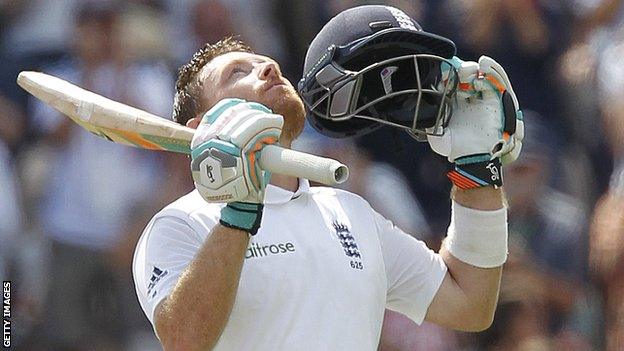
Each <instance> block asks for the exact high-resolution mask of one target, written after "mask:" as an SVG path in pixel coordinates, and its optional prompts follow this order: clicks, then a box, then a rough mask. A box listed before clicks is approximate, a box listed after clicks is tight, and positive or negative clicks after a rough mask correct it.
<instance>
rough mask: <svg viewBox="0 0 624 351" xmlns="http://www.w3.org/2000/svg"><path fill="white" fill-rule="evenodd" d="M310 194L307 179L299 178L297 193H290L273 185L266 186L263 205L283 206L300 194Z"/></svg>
mask: <svg viewBox="0 0 624 351" xmlns="http://www.w3.org/2000/svg"><path fill="white" fill-rule="evenodd" d="M309 192H310V182H309V181H308V180H307V179H303V178H299V187H298V188H297V191H295V192H292V191H290V190H286V189H283V188H280V187H277V186H275V185H271V184H269V185H267V187H266V190H265V194H264V203H265V204H268V205H278V204H285V203H287V202H288V201H290V200H292V199H296V198H298V197H299V196H300V195H302V194H306V193H309Z"/></svg>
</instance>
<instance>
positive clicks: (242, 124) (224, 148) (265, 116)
mask: <svg viewBox="0 0 624 351" xmlns="http://www.w3.org/2000/svg"><path fill="white" fill-rule="evenodd" d="M283 123H284V120H283V117H282V116H280V115H276V114H273V113H272V111H271V110H270V109H268V108H267V107H265V106H263V105H261V104H259V103H255V102H246V101H245V100H241V99H224V100H221V101H220V102H219V103H217V104H216V105H215V106H214V107H213V108H212V109H210V111H208V112H207V113H206V114H205V115H204V117H203V118H202V121H201V123H200V125H199V127H198V128H197V131H196V132H195V134H194V135H193V140H192V141H191V160H192V161H191V171H192V174H193V181H194V183H195V187H196V188H197V190H198V191H199V193H200V194H201V196H202V197H203V198H204V199H205V200H206V201H208V202H227V205H226V206H225V207H224V208H223V209H222V210H221V220H220V223H221V224H222V225H224V226H227V227H231V228H237V229H242V230H245V231H247V232H249V233H251V234H252V235H254V234H256V232H257V231H258V229H259V228H260V221H261V219H262V210H263V204H262V203H263V199H264V190H265V187H266V185H267V184H268V182H269V179H270V177H271V174H270V172H268V171H264V170H262V169H261V168H260V166H259V161H260V159H261V157H262V148H263V147H264V146H266V145H271V144H275V143H277V141H278V139H279V136H280V134H281V132H282V125H283Z"/></svg>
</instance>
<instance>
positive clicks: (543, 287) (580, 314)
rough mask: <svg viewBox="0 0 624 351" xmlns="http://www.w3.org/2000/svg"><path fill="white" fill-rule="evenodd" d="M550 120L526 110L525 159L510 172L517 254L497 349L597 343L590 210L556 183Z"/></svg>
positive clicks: (510, 266)
mask: <svg viewBox="0 0 624 351" xmlns="http://www.w3.org/2000/svg"><path fill="white" fill-rule="evenodd" d="M554 130H555V129H554V128H552V127H551V126H550V125H549V124H548V122H546V121H543V120H542V118H541V116H539V115H537V114H535V113H533V112H531V111H525V142H523V145H524V147H523V150H522V154H521V156H520V158H519V159H518V160H517V161H516V162H515V163H514V164H512V165H510V166H508V167H507V168H506V169H505V174H504V176H505V178H506V179H507V182H508V183H509V184H511V185H510V186H507V187H506V188H505V192H506V194H507V199H508V201H509V209H510V214H509V242H510V245H509V252H510V256H509V257H510V259H509V260H508V263H507V264H506V265H505V273H504V274H503V282H502V285H501V295H500V301H501V302H500V306H501V307H500V309H501V311H500V312H501V313H500V314H499V313H498V312H497V315H496V317H495V321H494V326H493V328H492V330H491V331H489V332H486V333H485V334H484V336H485V337H484V339H485V340H486V342H485V343H484V346H486V347H487V349H492V350H525V349H531V348H527V347H536V348H535V349H540V350H541V349H545V350H548V349H555V350H559V349H563V347H564V345H565V348H566V349H571V350H588V349H591V345H593V344H595V343H596V341H597V338H596V337H597V324H598V323H597V319H596V316H595V315H593V313H594V310H595V304H596V302H595V301H593V300H592V299H591V298H590V294H589V293H590V291H589V290H588V289H587V279H586V277H587V274H586V266H587V264H586V257H587V226H588V223H587V215H586V210H585V208H584V206H583V205H582V204H581V203H580V202H579V201H578V200H576V199H574V198H573V197H571V196H569V195H566V194H563V193H561V192H559V191H557V190H555V189H553V188H552V187H550V186H549V185H548V184H549V178H550V177H551V176H553V170H554V167H553V165H554V164H555V161H556V159H555V154H554V153H555V150H558V146H557V145H553V139H556V138H552V134H553V132H554ZM531 345H533V346H531Z"/></svg>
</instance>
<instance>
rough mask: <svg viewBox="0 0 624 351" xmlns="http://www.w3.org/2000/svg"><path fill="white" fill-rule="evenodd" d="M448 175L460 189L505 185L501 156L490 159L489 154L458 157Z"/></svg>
mask: <svg viewBox="0 0 624 351" xmlns="http://www.w3.org/2000/svg"><path fill="white" fill-rule="evenodd" d="M446 175H447V177H448V178H449V179H450V180H451V182H452V183H453V184H454V185H455V186H456V187H458V188H460V189H474V188H480V187H483V186H490V185H491V186H493V187H494V188H499V187H501V186H502V185H503V169H502V167H501V162H500V158H498V157H497V158H495V159H493V160H490V158H489V155H475V156H465V157H461V158H458V159H456V160H455V163H453V170H452V171H450V172H448V173H447V174H446Z"/></svg>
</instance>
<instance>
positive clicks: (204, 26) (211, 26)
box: [164, 0, 305, 81]
mask: <svg viewBox="0 0 624 351" xmlns="http://www.w3.org/2000/svg"><path fill="white" fill-rule="evenodd" d="M164 3H165V8H166V9H167V13H168V22H169V23H170V28H171V33H170V36H171V38H172V40H171V48H170V49H171V50H172V52H173V57H174V61H175V62H174V64H175V66H176V67H179V66H180V65H182V64H183V63H185V62H187V61H188V58H189V57H191V56H192V55H193V53H194V52H195V51H196V50H197V48H198V47H202V46H203V45H204V43H214V42H217V41H218V40H219V39H221V38H225V37H227V36H230V35H235V36H240V37H241V38H242V39H244V40H245V41H246V42H250V43H254V46H253V49H254V50H255V51H257V52H261V53H263V54H266V55H269V56H271V57H275V58H276V59H277V60H279V62H282V60H284V61H289V62H292V61H293V60H296V59H297V56H296V55H293V54H292V53H290V52H289V53H287V52H286V51H285V50H284V47H283V46H284V45H283V38H282V37H283V35H284V34H283V32H284V31H285V30H286V29H285V28H286V27H282V23H280V22H279V21H276V20H275V18H274V16H273V11H274V10H275V8H276V6H277V5H276V4H277V0H261V1H248V0H227V1H226V0H165V1H164ZM304 53H305V51H304ZM301 59H302V56H301ZM296 72H299V71H296ZM291 78H292V77H291ZM298 79H299V78H297V79H295V80H294V81H297V80H298Z"/></svg>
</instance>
